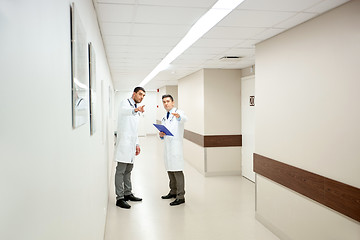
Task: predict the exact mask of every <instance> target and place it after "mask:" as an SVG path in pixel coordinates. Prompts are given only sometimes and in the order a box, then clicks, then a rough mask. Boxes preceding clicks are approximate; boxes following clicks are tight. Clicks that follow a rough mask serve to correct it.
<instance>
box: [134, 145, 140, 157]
mask: <svg viewBox="0 0 360 240" xmlns="http://www.w3.org/2000/svg"><path fill="white" fill-rule="evenodd" d="M139 154H140V146H139V145H136V152H135V155H136V156H137V155H139Z"/></svg>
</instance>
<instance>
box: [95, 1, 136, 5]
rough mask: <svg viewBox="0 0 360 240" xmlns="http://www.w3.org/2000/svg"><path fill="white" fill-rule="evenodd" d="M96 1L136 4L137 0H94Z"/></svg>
mask: <svg viewBox="0 0 360 240" xmlns="http://www.w3.org/2000/svg"><path fill="white" fill-rule="evenodd" d="M96 2H98V3H112V4H113V3H116V4H137V2H138V0H96Z"/></svg>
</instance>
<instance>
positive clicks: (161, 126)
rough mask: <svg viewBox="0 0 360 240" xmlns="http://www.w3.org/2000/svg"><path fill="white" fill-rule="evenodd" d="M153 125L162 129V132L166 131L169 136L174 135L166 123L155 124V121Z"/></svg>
mask: <svg viewBox="0 0 360 240" xmlns="http://www.w3.org/2000/svg"><path fill="white" fill-rule="evenodd" d="M153 125H154V126H155V127H156V128H157V129H158V130H159V131H160V132H164V133H165V134H166V135H167V136H174V135H173V134H172V133H171V132H170V131H169V129H167V128H166V127H165V126H164V125H161V124H155V123H153Z"/></svg>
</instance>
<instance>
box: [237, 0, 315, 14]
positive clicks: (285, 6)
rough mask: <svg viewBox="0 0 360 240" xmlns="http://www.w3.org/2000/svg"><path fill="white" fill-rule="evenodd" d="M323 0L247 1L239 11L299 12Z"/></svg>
mask: <svg viewBox="0 0 360 240" xmlns="http://www.w3.org/2000/svg"><path fill="white" fill-rule="evenodd" d="M321 1H322V0H301V1H298V0H271V1H269V0H246V1H244V2H243V3H242V4H241V5H240V6H239V7H237V9H247V10H262V11H277V12H283V11H288V12H298V11H303V10H305V9H307V8H309V7H311V6H313V5H315V4H317V3H319V2H321Z"/></svg>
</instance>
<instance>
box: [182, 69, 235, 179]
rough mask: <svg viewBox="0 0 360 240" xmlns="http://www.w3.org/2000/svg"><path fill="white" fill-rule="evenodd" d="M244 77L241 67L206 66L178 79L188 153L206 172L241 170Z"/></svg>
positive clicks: (204, 172)
mask: <svg viewBox="0 0 360 240" xmlns="http://www.w3.org/2000/svg"><path fill="white" fill-rule="evenodd" d="M240 79H241V70H234V69H202V70H200V71H198V72H195V73H193V74H191V75H189V76H187V77H185V78H182V79H180V80H179V81H178V87H179V109H183V110H184V111H185V112H186V114H187V116H188V118H189V120H188V121H187V123H186V124H185V136H184V138H185V139H184V157H185V159H186V160H187V161H189V162H190V164H192V165H193V166H194V167H195V168H196V169H197V170H198V171H199V172H201V173H202V174H204V175H206V176H212V175H240V174H241V107H240V100H241V97H240V84H241V81H240ZM234 139H235V140H234ZM234 142H235V143H234ZM224 143H229V144H224Z"/></svg>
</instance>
